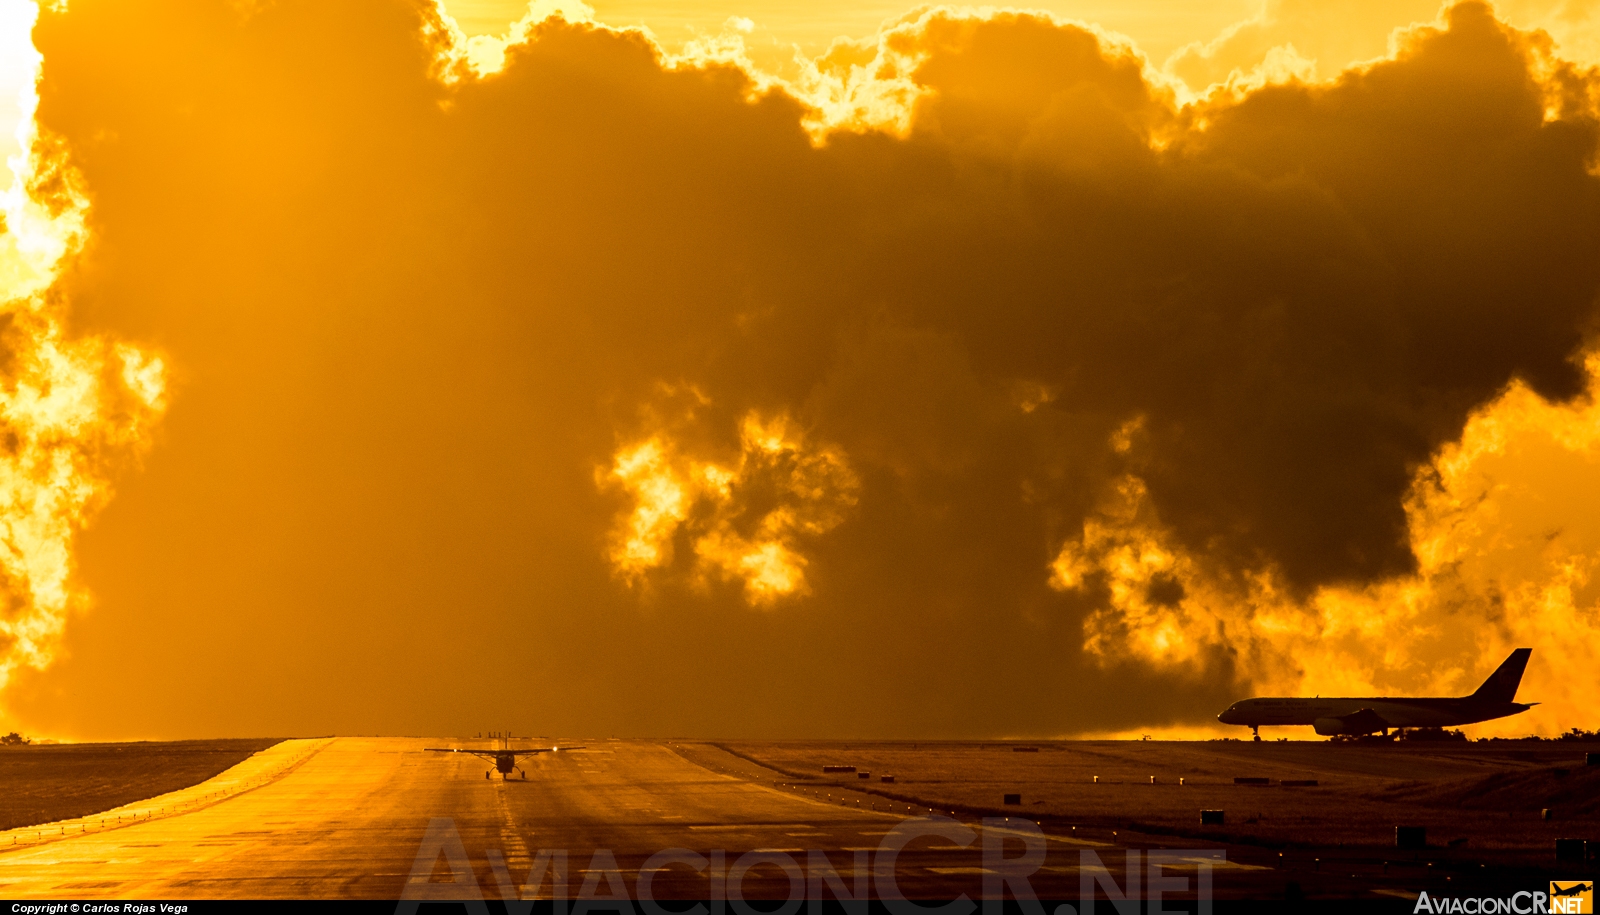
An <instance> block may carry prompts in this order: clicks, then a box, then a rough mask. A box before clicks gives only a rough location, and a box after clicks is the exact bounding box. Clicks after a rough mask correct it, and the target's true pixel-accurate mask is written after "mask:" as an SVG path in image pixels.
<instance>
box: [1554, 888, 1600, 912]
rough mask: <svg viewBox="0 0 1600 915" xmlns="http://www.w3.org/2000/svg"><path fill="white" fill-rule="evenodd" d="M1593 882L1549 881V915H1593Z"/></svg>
mask: <svg viewBox="0 0 1600 915" xmlns="http://www.w3.org/2000/svg"><path fill="white" fill-rule="evenodd" d="M1593 913H1594V881H1593V880H1552V881H1550V915H1593Z"/></svg>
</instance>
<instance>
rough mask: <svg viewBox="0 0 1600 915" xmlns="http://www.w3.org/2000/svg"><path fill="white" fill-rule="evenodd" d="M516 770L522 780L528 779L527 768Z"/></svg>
mask: <svg viewBox="0 0 1600 915" xmlns="http://www.w3.org/2000/svg"><path fill="white" fill-rule="evenodd" d="M517 771H518V772H521V773H522V780H523V781H527V780H528V770H527V769H518V770H517Z"/></svg>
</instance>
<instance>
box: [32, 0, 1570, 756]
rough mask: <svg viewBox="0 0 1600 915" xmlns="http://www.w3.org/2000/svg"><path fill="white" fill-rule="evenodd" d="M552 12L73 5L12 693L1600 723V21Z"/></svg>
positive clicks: (112, 707) (421, 705)
mask: <svg viewBox="0 0 1600 915" xmlns="http://www.w3.org/2000/svg"><path fill="white" fill-rule="evenodd" d="M526 9H527V8H526V7H525V6H522V5H520V4H506V3H500V2H498V0H494V2H490V0H473V2H468V0H457V2H455V3H450V4H447V6H446V12H447V13H448V16H449V17H450V18H444V16H442V15H441V14H440V13H439V12H438V11H437V10H436V9H435V8H434V7H433V6H432V5H431V4H430V3H427V2H424V0H360V2H351V3H347V4H340V5H337V6H334V5H328V4H319V3H314V2H311V0H273V2H256V3H237V2H224V0H166V2H159V3H158V2H150V3H135V4H129V3H124V2H113V0H72V3H71V4H70V5H69V6H68V7H67V8H65V9H60V10H47V11H45V12H44V13H43V14H42V18H41V20H40V24H39V26H38V28H37V30H36V31H35V32H34V33H33V41H34V44H35V45H36V46H37V48H38V50H39V51H40V52H42V54H43V61H44V63H43V69H42V71H41V75H40V80H39V82H38V97H39V101H38V110H37V115H36V118H32V119H29V118H24V121H23V123H22V127H23V130H22V131H21V133H20V134H19V138H18V141H17V142H18V143H19V144H27V145H29V146H30V147H31V150H32V158H31V159H28V160H26V161H24V160H23V159H21V158H18V159H16V161H17V163H18V167H19V169H20V170H21V172H22V174H23V180H19V183H17V184H15V185H13V188H12V191H11V192H10V195H9V196H8V197H7V198H6V205H5V214H6V224H5V228H6V231H5V233H4V234H3V235H0V282H3V283H4V288H5V290H6V297H7V298H8V299H9V302H8V304H7V305H6V306H5V307H6V309H7V316H8V320H7V322H5V324H4V326H3V329H0V345H3V347H4V353H5V356H6V358H5V359H4V360H3V362H0V377H3V381H4V384H3V385H0V423H3V424H4V427H5V431H6V438H5V440H4V441H5V452H4V454H0V520H3V521H4V526H3V529H0V541H3V544H4V546H5V548H6V549H5V550H4V551H0V588H3V592H4V595H5V598H6V602H5V604H4V607H3V609H0V716H3V717H4V719H5V720H4V721H0V726H4V729H6V730H10V729H12V728H16V729H20V730H23V731H26V732H29V733H35V734H41V735H47V736H58V737H67V738H110V737H178V736H200V735H245V734H306V733H325V732H341V733H413V734H418V733H448V732H466V733H471V732H474V731H478V730H482V729H486V728H495V729H506V728H510V729H512V730H513V731H516V732H518V733H566V734H572V733H591V734H597V735H605V734H617V735H623V734H630V735H660V734H697V735H751V736H862V735H880V736H890V737H893V736H930V737H931V736H1001V735H1014V736H1050V735H1065V734H1073V733H1091V732H1092V733H1106V732H1140V731H1150V730H1156V731H1159V732H1161V733H1180V732H1181V733H1194V730H1193V729H1195V728H1205V727H1208V726H1209V723H1210V721H1211V718H1212V716H1214V715H1215V713H1216V711H1218V710H1220V709H1221V708H1222V707H1223V706H1225V705H1226V704H1228V702H1230V701H1232V700H1233V699H1235V698H1238V697H1240V696H1242V695H1246V694H1249V693H1252V692H1262V691H1281V692H1294V691H1306V692H1313V691H1314V692H1319V693H1321V694H1324V695H1327V694H1329V693H1330V692H1345V693H1357V694H1360V693H1366V692H1379V691H1381V692H1396V693H1398V692H1407V691H1422V692H1442V693H1459V692H1466V691H1470V689H1471V688H1473V687H1474V686H1476V684H1477V682H1478V681H1479V680H1481V679H1482V677H1483V676H1484V675H1486V674H1487V672H1488V671H1489V670H1490V669H1492V668H1493V666H1494V665H1495V664H1497V663H1498V662H1499V660H1500V659H1501V658H1502V657H1503V656H1504V654H1505V653H1506V652H1507V651H1509V649H1510V648H1511V647H1516V646H1518V645H1533V646H1534V647H1535V654H1534V661H1533V664H1532V665H1531V666H1530V668H1529V673H1528V680H1527V682H1526V684H1525V686H1524V694H1523V697H1524V698H1527V699H1541V700H1543V701H1544V702H1545V705H1543V706H1541V707H1540V709H1539V711H1538V712H1536V713H1534V714H1530V715H1527V716H1524V717H1523V718H1522V719H1518V720H1516V721H1514V722H1504V723H1501V724H1494V725H1486V726H1483V727H1482V728H1479V729H1477V730H1476V731H1475V733H1525V732H1528V731H1530V730H1538V731H1541V732H1546V733H1549V732H1553V731H1556V730H1562V729H1565V728H1567V727H1571V726H1574V725H1578V726H1584V727H1594V726H1595V724H1596V722H1594V721H1591V720H1589V719H1588V718H1587V717H1586V716H1587V714H1588V709H1589V707H1590V702H1589V699H1588V696H1589V695H1590V694H1592V691H1593V688H1594V686H1595V685H1596V680H1597V677H1600V675H1596V674H1594V673H1592V671H1594V670H1596V669H1600V668H1597V667H1596V665H1595V662H1596V661H1600V658H1591V657H1590V655H1591V654H1593V653H1594V650H1595V649H1592V648H1589V647H1585V646H1593V645H1596V644H1600V642H1597V641H1596V639H1595V636H1596V635H1600V633H1597V632H1596V631H1595V630H1596V628H1597V627H1600V588H1596V587H1595V586H1593V585H1592V584H1591V580H1592V578H1593V576H1594V575H1595V574H1596V572H1597V571H1600V569H1596V567H1595V566H1596V560H1600V528H1595V527H1594V525H1593V524H1592V523H1591V519H1592V517H1594V516H1595V508H1597V507H1600V506H1597V505H1596V502H1597V500H1600V492H1596V491H1594V487H1593V485H1592V481H1593V480H1594V479H1600V477H1596V475H1595V471H1596V470H1597V469H1600V468H1597V467H1596V466H1595V464H1596V462H1597V461H1600V438H1597V437H1596V436H1595V435H1594V434H1593V433H1592V430H1593V429H1595V428H1600V417H1597V416H1596V414H1595V412H1594V410H1595V407H1594V406H1593V404H1594V399H1593V396H1592V392H1593V390H1594V386H1595V384H1596V381H1595V378H1596V372H1595V367H1596V365H1600V363H1596V362H1594V361H1592V360H1590V359H1589V357H1588V355H1587V354H1589V353H1590V352H1592V349H1593V348H1592V340H1591V337H1590V332H1591V328H1592V327H1593V326H1594V324H1593V322H1594V318H1595V311H1594V308H1595V304H1596V293H1597V291H1600V267H1597V264H1596V259H1595V258H1594V257H1593V252H1594V250H1595V245H1596V243H1597V241H1600V185H1597V183H1596V177H1595V174H1594V162H1595V160H1596V143H1597V138H1600V119H1597V101H1596V100H1597V99H1600V77H1597V76H1596V75H1595V72H1594V71H1592V70H1591V69H1589V64H1588V61H1591V60H1595V59H1597V58H1600V54H1597V53H1596V49H1597V48H1600V45H1597V44H1596V41H1595V33H1594V31H1593V24H1592V22H1591V16H1590V9H1589V7H1587V6H1581V5H1578V4H1572V3H1535V2H1516V3H1507V4H1504V5H1502V6H1501V7H1499V8H1490V7H1488V6H1486V5H1484V4H1481V3H1475V2H1467V3H1462V4H1460V5H1457V6H1447V7H1445V8H1443V9H1442V10H1441V8H1439V7H1437V6H1435V5H1433V4H1431V3H1430V4H1412V5H1407V4H1395V3H1385V4H1378V3H1372V4H1348V5H1341V6H1340V12H1339V14H1338V15H1337V16H1333V15H1330V14H1329V13H1328V12H1327V9H1328V7H1327V5H1326V4H1322V3H1311V2H1302V0H1283V2H1274V3H1269V4H1267V5H1265V6H1261V5H1257V4H1248V3H1231V4H1230V3H1219V4H1213V5H1200V4H1187V3H1185V4H1179V3H1167V2H1155V0H1150V2H1145V3H1131V4H1115V5H1112V4H1076V5H1075V4H1067V3H1063V4H1058V5H1047V6H1045V7H1042V8H1041V9H1040V10H1038V11H1035V12H1017V11H994V10H982V11H978V10H967V9H956V8H939V9H925V10H922V11H920V12H914V11H910V10H907V9H901V8H898V7H883V8H874V7H862V6H855V5H852V6H841V7H839V8H837V9H835V10H833V11H831V12H830V11H829V10H828V8H826V7H822V6H816V5H807V6H806V7H803V8H802V7H799V6H795V7H783V6H779V5H774V4H765V5H763V4H734V3H731V2H730V3H728V4H724V5H718V6H712V5H708V4H707V5H699V6H695V7H685V6H682V5H668V4H664V3H655V2H645V3H635V4H629V3H616V4H596V5H595V6H594V7H593V8H592V9H590V8H588V7H584V6H582V5H581V4H579V3H576V2H572V3H568V4H567V5H565V6H560V5H559V4H555V3H549V4H546V5H542V6H537V7H535V8H534V12H533V13H531V14H529V15H527V16H523V12H524V11H525V10H526ZM557 9H559V10H560V11H561V12H562V16H563V17H564V18H553V19H549V20H545V19H543V16H544V14H546V13H549V12H553V11H556V10H557ZM32 15H33V11H32V9H31V6H29V5H27V4H20V3H17V2H14V0H13V2H11V3H10V4H9V5H3V6H0V39H6V38H7V37H8V36H9V40H10V41H11V42H12V43H11V44H10V45H8V47H11V48H18V47H24V46H22V45H19V44H18V43H17V40H16V36H17V34H18V30H19V29H21V30H22V32H23V33H25V29H26V23H27V22H28V21H31V19H32ZM1436 17H1437V18H1436ZM513 22H516V23H517V24H515V25H512V24H511V23H513ZM19 24H20V25H19ZM635 25H644V26H647V27H648V29H649V32H648V33H645V32H641V31H639V30H636V29H629V28H625V27H627V26H635ZM796 48H798V51H796V50H795V49H796ZM502 51H503V52H504V53H503V54H502ZM27 56H28V55H26V54H19V53H15V52H12V53H8V54H6V55H5V60H6V61H7V64H8V66H10V68H11V69H10V72H9V73H7V74H0V84H4V85H0V88H6V86H7V85H9V86H10V87H12V88H16V87H19V86H23V87H25V86H26V85H28V83H29V80H30V78H31V77H30V75H29V74H30V72H31V71H30V70H29V66H30V64H28V61H27V60H26V58H27ZM17 61H21V62H22V64H21V65H17V64H16V63H15V62H17ZM7 80H9V83H6V81H7ZM5 95H6V96H7V97H8V98H9V97H11V96H12V95H14V93H13V92H12V91H10V90H9V89H8V90H7V91H6V93H5ZM19 98H20V99H21V101H20V102H19V103H18V104H17V106H16V108H15V109H14V110H13V111H11V112H9V115H8V112H5V111H0V115H8V116H10V117H12V118H15V117H18V116H19V113H20V115H26V114H27V113H28V112H29V111H30V110H31V108H32V101H31V99H30V98H29V97H27V96H26V95H22V96H19ZM35 124H36V125H37V129H34V125H35ZM16 148H18V149H20V148H21V146H20V145H19V146H18V147H16ZM14 152H15V151H14ZM1586 360H1587V361H1586ZM1574 670H1577V671H1579V672H1578V673H1576V674H1574V673H1572V671H1574Z"/></svg>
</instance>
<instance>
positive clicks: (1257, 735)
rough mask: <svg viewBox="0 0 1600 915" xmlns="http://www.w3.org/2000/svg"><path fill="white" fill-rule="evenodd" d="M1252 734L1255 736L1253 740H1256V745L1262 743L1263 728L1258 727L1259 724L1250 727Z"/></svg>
mask: <svg viewBox="0 0 1600 915" xmlns="http://www.w3.org/2000/svg"><path fill="white" fill-rule="evenodd" d="M1250 733H1252V734H1254V735H1255V736H1254V737H1252V738H1251V740H1254V741H1255V742H1256V743H1260V742H1261V726H1260V725H1258V724H1252V725H1250Z"/></svg>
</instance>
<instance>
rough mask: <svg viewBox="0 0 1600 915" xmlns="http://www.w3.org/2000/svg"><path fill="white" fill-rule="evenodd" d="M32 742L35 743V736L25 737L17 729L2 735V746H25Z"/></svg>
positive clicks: (0, 741)
mask: <svg viewBox="0 0 1600 915" xmlns="http://www.w3.org/2000/svg"><path fill="white" fill-rule="evenodd" d="M30 743H33V738H31V737H24V736H22V735H21V734H18V733H17V732H16V731H12V732H11V733H9V734H7V735H5V736H4V737H0V747H25V746H27V745H28V744H30Z"/></svg>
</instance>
